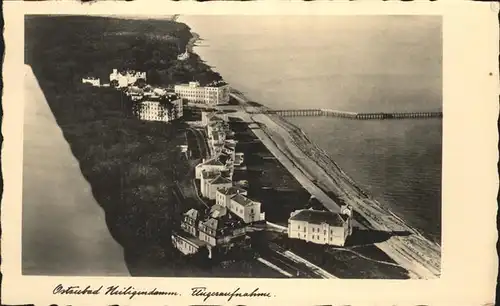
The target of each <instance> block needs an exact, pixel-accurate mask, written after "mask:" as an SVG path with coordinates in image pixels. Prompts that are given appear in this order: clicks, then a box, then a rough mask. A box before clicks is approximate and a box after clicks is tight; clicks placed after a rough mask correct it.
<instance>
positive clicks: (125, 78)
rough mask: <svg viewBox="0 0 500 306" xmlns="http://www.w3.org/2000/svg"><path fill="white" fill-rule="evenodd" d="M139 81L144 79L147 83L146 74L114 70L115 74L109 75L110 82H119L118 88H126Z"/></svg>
mask: <svg viewBox="0 0 500 306" xmlns="http://www.w3.org/2000/svg"><path fill="white" fill-rule="evenodd" d="M138 79H143V80H144V81H146V72H141V71H134V70H128V71H126V72H119V71H118V69H113V72H111V74H110V75H109V81H110V83H112V82H113V81H115V82H117V87H118V88H124V87H127V86H128V85H132V84H134V83H135V82H136V81H137V80H138Z"/></svg>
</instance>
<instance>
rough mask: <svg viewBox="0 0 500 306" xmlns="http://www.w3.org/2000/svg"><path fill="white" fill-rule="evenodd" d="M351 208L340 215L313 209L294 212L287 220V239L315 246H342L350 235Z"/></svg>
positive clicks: (342, 210) (347, 207)
mask: <svg viewBox="0 0 500 306" xmlns="http://www.w3.org/2000/svg"><path fill="white" fill-rule="evenodd" d="M351 218H352V208H351V207H350V206H343V207H342V209H341V212H340V213H333V212H330V211H321V210H313V209H301V210H296V211H294V212H292V213H291V214H290V218H289V219H288V237H289V238H294V239H301V240H305V241H307V242H312V243H316V244H327V245H337V246H344V244H345V242H346V240H347V237H348V236H349V235H351V234H352V221H351Z"/></svg>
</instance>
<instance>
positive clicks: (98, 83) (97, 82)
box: [82, 77, 101, 87]
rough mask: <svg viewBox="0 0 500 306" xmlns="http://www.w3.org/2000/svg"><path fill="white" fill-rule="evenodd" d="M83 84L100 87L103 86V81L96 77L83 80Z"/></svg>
mask: <svg viewBox="0 0 500 306" xmlns="http://www.w3.org/2000/svg"><path fill="white" fill-rule="evenodd" d="M82 84H90V85H92V86H96V87H99V86H101V79H99V78H94V77H88V78H82Z"/></svg>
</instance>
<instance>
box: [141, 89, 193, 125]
mask: <svg viewBox="0 0 500 306" xmlns="http://www.w3.org/2000/svg"><path fill="white" fill-rule="evenodd" d="M141 99H142V101H139V102H136V103H137V104H138V107H137V116H138V117H139V119H141V120H148V121H163V122H170V121H172V120H176V119H179V118H180V117H182V116H183V114H184V112H183V105H182V100H181V99H180V98H179V97H178V96H177V95H175V94H166V95H165V96H161V97H160V96H159V97H153V96H152V97H144V98H141Z"/></svg>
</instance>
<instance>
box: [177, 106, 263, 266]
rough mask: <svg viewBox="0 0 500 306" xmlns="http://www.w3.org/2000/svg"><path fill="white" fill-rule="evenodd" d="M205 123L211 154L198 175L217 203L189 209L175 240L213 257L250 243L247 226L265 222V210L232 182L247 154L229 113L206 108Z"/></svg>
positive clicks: (197, 170) (182, 246) (180, 247)
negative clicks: (239, 146) (240, 147)
mask: <svg viewBox="0 0 500 306" xmlns="http://www.w3.org/2000/svg"><path fill="white" fill-rule="evenodd" d="M202 124H203V125H204V126H205V127H206V129H207V135H208V144H209V150H210V156H211V157H210V158H208V159H207V160H203V161H202V162H201V163H200V164H198V165H197V166H196V168H195V179H197V180H199V182H200V193H201V195H202V196H203V197H204V198H206V199H208V200H211V201H210V202H212V203H214V204H213V205H212V206H211V207H210V208H209V209H208V210H207V211H206V212H201V211H198V210H195V209H191V210H189V211H188V212H186V213H185V214H184V216H183V220H182V222H181V228H180V230H179V231H178V232H175V233H173V235H172V243H173V245H174V246H175V247H176V248H177V249H178V250H179V251H181V252H182V253H183V254H185V255H188V254H194V253H196V252H198V251H199V250H200V248H203V247H206V248H207V249H208V250H209V257H210V258H212V256H213V254H214V251H216V252H217V253H220V252H222V253H227V252H228V251H229V250H231V249H233V248H234V247H235V246H238V248H239V249H241V248H245V247H248V246H249V243H250V240H249V237H248V236H247V235H246V233H247V230H248V227H249V226H251V225H253V224H255V223H258V222H265V213H264V212H262V211H261V203H260V202H258V201H255V200H253V199H251V198H249V197H248V194H247V191H246V190H245V189H244V188H242V187H241V186H238V185H237V184H235V183H234V182H233V174H234V170H235V168H238V167H241V166H242V165H243V163H244V156H243V154H242V153H239V152H236V144H237V141H236V140H235V139H234V133H232V131H231V130H230V128H229V124H228V119H227V116H225V115H224V114H221V113H208V112H203V113H202ZM216 135H217V136H216Z"/></svg>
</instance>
